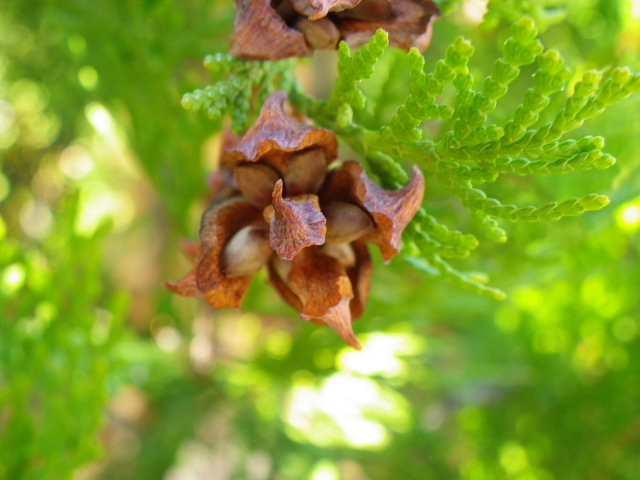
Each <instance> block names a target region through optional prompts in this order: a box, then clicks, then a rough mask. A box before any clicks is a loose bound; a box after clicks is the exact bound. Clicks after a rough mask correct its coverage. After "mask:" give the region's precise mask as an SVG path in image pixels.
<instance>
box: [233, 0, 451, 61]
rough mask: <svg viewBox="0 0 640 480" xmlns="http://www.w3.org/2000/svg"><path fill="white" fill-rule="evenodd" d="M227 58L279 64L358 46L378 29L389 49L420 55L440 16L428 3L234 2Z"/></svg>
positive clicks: (343, 0) (423, 0) (353, 0)
mask: <svg viewBox="0 0 640 480" xmlns="http://www.w3.org/2000/svg"><path fill="white" fill-rule="evenodd" d="M236 9H237V11H236V21H235V25H234V30H233V38H232V45H231V53H232V54H233V55H236V56H238V57H240V58H245V59H249V60H279V59H283V58H289V57H299V56H305V55H309V54H311V52H312V51H313V50H316V49H329V50H331V49H335V48H336V47H337V46H338V42H340V41H341V40H345V41H346V42H347V43H349V44H350V45H352V46H360V45H364V44H365V43H367V42H368V41H369V39H370V38H371V37H372V36H373V35H374V33H375V32H376V30H377V29H379V28H382V29H384V30H386V31H387V32H389V41H390V44H391V45H392V46H394V47H399V48H404V49H406V50H408V49H410V48H411V47H416V48H417V49H418V50H420V51H424V50H426V49H427V47H428V46H429V43H430V42H431V28H432V25H433V22H434V21H436V20H437V19H438V18H439V17H440V11H439V10H438V7H437V6H436V5H435V3H434V2H432V1H431V0H236Z"/></svg>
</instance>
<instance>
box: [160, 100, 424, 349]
mask: <svg viewBox="0 0 640 480" xmlns="http://www.w3.org/2000/svg"><path fill="white" fill-rule="evenodd" d="M285 107H286V93H285V92H276V93H274V94H273V95H271V97H269V99H268V100H267V102H266V103H265V105H264V107H263V109H262V112H261V114H260V117H259V118H258V120H257V121H256V123H255V125H254V126H253V128H251V130H249V131H248V132H247V133H246V135H245V136H244V137H243V138H241V139H238V138H231V137H228V138H227V139H226V140H225V141H224V142H223V145H224V147H225V150H224V152H223V154H222V164H223V169H222V170H221V172H222V173H220V174H218V175H217V176H213V177H212V178H213V179H214V180H215V181H211V182H210V183H211V184H212V185H215V186H216V187H217V188H218V191H219V192H224V194H223V195H219V194H218V195H216V196H214V202H213V204H212V205H211V207H209V209H208V210H207V211H206V212H205V214H204V215H203V217H202V223H201V228H200V244H199V245H196V246H194V245H193V244H190V245H189V248H188V252H189V253H190V255H191V256H192V257H195V267H194V268H193V270H192V271H191V272H190V273H189V274H188V275H187V276H186V277H184V278H183V279H182V280H180V281H178V282H167V286H168V287H169V289H171V290H172V291H173V292H175V293H178V294H180V295H184V296H190V297H202V298H204V299H205V300H206V301H207V302H208V303H209V304H210V305H212V306H213V307H215V308H237V307H240V305H241V304H242V301H243V299H244V296H245V295H246V293H247V290H248V288H249V284H250V282H251V277H252V275H253V274H254V273H256V272H257V271H258V270H260V269H261V268H262V267H263V266H265V265H266V266H267V267H268V270H269V276H270V279H271V282H272V283H273V285H274V286H275V287H276V289H277V290H278V292H279V293H280V294H281V295H282V297H283V298H284V299H285V301H286V302H287V303H289V304H290V305H291V306H293V307H294V308H295V309H296V310H298V311H299V312H300V314H301V317H302V318H303V319H305V320H311V321H313V322H314V323H318V324H321V325H328V326H330V327H331V328H333V329H334V330H335V331H336V332H337V333H338V334H339V335H340V336H341V337H342V338H343V339H344V340H345V341H346V342H347V343H349V344H350V345H352V346H353V347H355V348H359V347H360V344H359V342H358V340H357V339H356V337H355V335H354V334H353V330H352V328H351V322H352V321H353V320H355V319H357V318H359V317H360V316H361V315H362V313H363V312H364V308H365V305H366V303H367V296H368V291H369V284H370V280H371V272H372V263H371V257H370V256H369V251H368V248H367V242H371V243H374V244H376V245H378V246H379V247H380V249H381V251H382V255H383V257H384V259H385V260H387V261H388V260H390V259H391V257H393V256H394V255H395V254H397V253H398V252H399V250H400V237H401V235H402V231H403V230H404V228H405V227H406V225H407V224H408V223H409V221H410V220H411V219H412V218H413V216H414V215H415V213H416V211H417V210H418V208H420V205H421V203H422V196H423V193H424V178H423V176H422V173H421V172H420V170H418V169H417V168H414V170H413V177H412V179H411V181H410V182H409V184H408V185H407V186H405V187H404V188H402V189H401V190H397V191H388V190H384V189H382V188H380V187H379V186H378V185H377V184H375V183H374V182H373V181H372V180H371V179H369V178H368V177H367V175H366V174H365V172H364V169H363V168H362V166H361V165H360V164H359V163H357V162H352V161H349V162H344V163H343V164H342V165H341V166H340V167H339V168H333V169H328V167H329V165H330V164H331V163H333V162H334V161H335V160H336V158H337V140H336V137H335V135H334V134H333V133H332V132H331V131H329V130H326V129H323V128H316V127H313V126H310V125H307V124H305V123H302V122H298V121H296V120H294V119H293V118H292V117H291V116H289V115H288V114H287V112H286V110H285Z"/></svg>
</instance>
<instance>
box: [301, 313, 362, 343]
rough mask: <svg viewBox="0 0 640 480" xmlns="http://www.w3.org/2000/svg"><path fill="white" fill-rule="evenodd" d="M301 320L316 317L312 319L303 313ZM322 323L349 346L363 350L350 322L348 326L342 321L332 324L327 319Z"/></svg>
mask: <svg viewBox="0 0 640 480" xmlns="http://www.w3.org/2000/svg"><path fill="white" fill-rule="evenodd" d="M300 318H302V319H303V320H311V319H312V318H314V317H311V316H309V315H305V314H304V313H302V314H300ZM322 321H323V322H325V323H326V324H327V326H328V327H330V328H331V329H332V330H333V331H334V332H336V333H337V334H338V335H340V338H342V339H343V340H344V341H345V342H346V343H347V344H348V345H350V346H351V347H353V348H355V349H356V350H362V345H361V344H360V341H359V340H358V338H357V337H356V334H355V333H353V328H352V327H351V322H349V323H348V324H347V323H343V322H340V321H333V322H332V321H331V320H329V319H327V318H326V317H324V318H322Z"/></svg>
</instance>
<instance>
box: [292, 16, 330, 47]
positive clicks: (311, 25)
mask: <svg viewBox="0 0 640 480" xmlns="http://www.w3.org/2000/svg"><path fill="white" fill-rule="evenodd" d="M295 28H296V29H298V30H300V31H301V32H302V33H303V34H304V38H305V39H306V40H307V42H308V43H309V45H311V47H312V48H314V49H316V50H333V49H335V48H336V46H337V45H338V42H339V41H340V32H339V31H338V28H337V27H336V26H335V24H334V23H333V22H332V21H331V20H329V19H328V18H321V19H319V20H308V19H306V18H304V17H300V18H299V19H298V21H296V23H295Z"/></svg>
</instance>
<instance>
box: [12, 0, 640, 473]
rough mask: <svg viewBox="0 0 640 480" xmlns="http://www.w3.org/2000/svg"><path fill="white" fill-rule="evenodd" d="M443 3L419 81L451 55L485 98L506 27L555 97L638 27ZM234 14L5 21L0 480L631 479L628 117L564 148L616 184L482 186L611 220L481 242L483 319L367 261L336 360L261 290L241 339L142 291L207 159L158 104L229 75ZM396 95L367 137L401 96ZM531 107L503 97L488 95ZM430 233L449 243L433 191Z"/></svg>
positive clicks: (70, 0)
mask: <svg viewBox="0 0 640 480" xmlns="http://www.w3.org/2000/svg"><path fill="white" fill-rule="evenodd" d="M441 3H442V6H443V8H444V9H447V11H448V12H450V13H449V14H448V15H446V16H445V18H444V19H443V20H441V21H440V22H439V23H438V24H437V25H436V27H435V33H434V40H433V45H432V47H431V49H430V50H429V51H428V52H427V53H426V55H425V56H426V59H427V64H428V65H432V64H433V63H434V62H435V61H436V60H437V59H439V58H440V57H441V56H442V53H443V51H444V49H445V48H446V46H447V45H448V44H449V43H450V42H451V41H452V40H453V38H455V37H456V36H458V35H464V36H465V37H467V38H469V39H471V40H472V41H473V43H474V45H475V46H476V52H477V53H476V56H475V57H474V59H472V62H471V65H472V69H475V70H474V72H477V73H478V75H477V76H478V77H479V78H482V77H483V76H484V75H486V74H487V73H488V70H489V69H490V66H491V64H492V62H493V60H494V59H495V58H497V57H498V56H499V48H500V45H501V40H502V39H504V38H505V35H506V33H507V31H508V26H509V22H510V21H513V20H517V19H519V18H520V17H521V16H522V15H523V14H528V15H531V16H533V17H534V18H535V19H536V20H537V23H538V26H539V27H540V28H541V32H542V33H541V39H542V41H543V43H544V44H545V45H546V46H547V47H549V48H557V49H559V50H560V51H561V53H562V54H563V55H564V57H565V58H566V60H567V64H568V65H569V66H570V67H571V68H572V70H573V71H574V72H575V74H576V75H578V74H580V73H582V72H584V71H585V70H586V69H589V68H600V69H609V68H611V67H615V66H620V65H630V66H631V67H632V68H634V70H635V71H638V70H640V55H639V51H640V1H637V0H634V1H632V0H576V1H572V2H569V1H553V2H552V1H545V2H542V1H541V2H531V1H526V0H492V1H491V2H490V6H491V9H492V10H491V11H490V14H489V15H488V16H487V18H486V19H485V22H484V23H482V24H481V20H482V14H483V8H484V6H485V3H486V2H482V1H479V0H468V1H464V0H452V1H444V2H441ZM232 7H233V6H232V2H230V1H221V0H181V1H170V0H118V1H112V0H3V1H2V2H1V3H0V215H1V217H0V478H1V479H6V480H18V479H20V480H22V479H43V480H49V479H51V480H54V479H55V480H64V479H74V480H94V479H95V480H108V479H114V480H115V479H117V480H125V479H132V480H146V479H148V480H159V479H166V480H200V479H215V480H226V479H234V480H235V479H238V480H241V479H242V480H245V479H246V480H267V479H274V480H302V479H310V480H338V479H340V480H383V479H384V480H392V479H394V480H395V479H403V480H413V479H416V480H429V479H435V480H449V479H463V480H493V479H496V480H498V479H499V480H554V479H556V480H574V479H575V480H591V479H593V480H596V479H597V480H614V479H616V480H618V479H619V480H637V479H638V478H640V336H639V335H638V334H639V333H640V257H639V254H640V235H639V229H640V187H639V184H640V183H639V181H638V179H639V178H640V176H639V175H640V151H639V149H638V148H637V145H638V138H639V137H640V116H639V115H638V111H639V110H640V99H639V98H637V97H632V98H631V99H630V100H628V101H626V102H624V103H623V104H620V105H617V106H615V107H613V108H611V109H610V110H609V111H607V112H606V113H605V114H604V115H602V116H601V117H599V118H598V119H596V120H593V121H591V122H589V123H588V124H586V125H585V126H584V127H582V129H581V130H580V131H579V132H578V134H582V135H586V134H592V135H603V136H605V137H606V138H607V145H608V151H609V152H610V153H611V154H613V155H614V156H616V157H617V158H618V160H619V161H618V164H617V165H616V166H614V167H613V168H611V169H609V170H606V171H593V172H587V173H573V174H570V175H563V176H556V177H550V178H544V179H540V178H522V177H507V178H506V179H505V180H504V181H503V182H501V183H498V184H495V185H492V186H491V194H492V195H493V196H496V197H497V198H501V199H505V200H508V201H514V202H516V203H525V202H529V203H535V204H544V203H547V202H549V201H554V200H558V199H564V198H568V197H571V196H575V195H583V194H587V193H591V192H598V193H604V194H607V195H609V196H610V197H611V199H612V203H611V205H610V206H609V207H607V208H606V209H604V210H603V211H600V212H596V213H588V214H586V215H584V216H582V217H578V218H570V219H564V220H562V221H560V222H553V223H541V224H507V225H504V226H505V228H506V229H507V232H508V233H509V234H510V240H509V242H508V243H507V244H495V243H492V242H490V241H484V242H483V243H482V245H481V247H480V248H479V249H478V251H477V252H476V253H475V254H474V255H472V257H471V258H470V259H467V260H464V261H460V262H459V263H458V264H457V266H458V267H460V268H463V269H467V270H477V271H479V272H485V273H487V274H489V275H490V276H491V278H492V282H493V284H494V285H495V286H497V287H500V288H501V289H503V290H504V291H506V292H507V293H508V295H509V297H508V299H507V300H506V301H504V302H495V301H493V300H489V299H486V298H483V297H479V296H477V295H474V294H470V293H468V292H465V291H461V290H459V289H458V288H457V287H454V286H452V285H450V284H447V283H445V282H439V281H437V280H434V279H432V278H426V277H425V276H423V275H421V274H420V273H418V272H416V271H414V270H413V269H412V268H411V267H410V266H409V265H406V264H404V263H403V262H402V261H394V262H392V264H391V265H388V266H384V265H382V262H380V259H379V257H376V259H377V267H378V268H377V269H376V271H375V276H374V282H373V288H372V299H371V302H370V305H369V307H368V311H367V313H366V314H365V316H364V318H363V319H362V320H360V321H358V322H357V323H356V324H355V329H356V333H358V336H359V338H360V339H361V340H362V341H363V345H364V348H363V350H362V351H360V352H357V351H354V350H352V349H350V348H346V347H345V346H344V345H343V344H342V343H341V341H340V340H339V338H338V337H337V335H335V334H334V333H333V332H332V331H330V330H329V329H326V328H324V329H323V328H318V327H315V326H314V325H309V324H307V323H304V322H302V321H300V320H299V319H298V318H297V315H296V314H295V312H293V311H291V310H290V309H289V308H287V307H286V306H284V305H283V303H282V302H281V301H280V300H279V299H278V298H277V296H276V294H275V293H274V292H273V291H272V290H271V289H270V287H269V286H268V282H267V279H266V276H265V275H258V276H257V277H258V278H256V281H255V282H254V285H253V287H252V291H251V293H250V297H249V298H248V300H247V302H246V304H245V308H244V309H243V311H242V312H238V311H212V310H211V309H210V308H208V307H207V306H205V305H204V304H203V302H201V301H198V300H194V299H185V298H180V297H177V296H173V295H171V294H169V293H168V292H167V291H165V290H164V288H163V286H162V282H163V280H165V279H175V278H179V277H180V276H181V275H182V274H183V273H184V272H186V271H187V270H188V268H189V264H188V262H187V261H186V260H185V259H184V258H183V257H182V255H181V254H180V252H179V241H180V239H181V238H183V237H189V238H194V236H195V233H196V231H197V225H198V219H199V216H200V214H201V213H202V210H203V208H204V205H205V204H204V200H203V196H204V195H205V193H206V173H207V172H208V171H210V170H211V169H213V168H214V166H215V161H216V155H217V150H218V146H219V139H218V136H217V133H218V129H219V125H217V124H214V123H213V122H211V121H209V120H207V119H206V118H205V117H204V116H202V115H198V114H193V113H189V112H187V111H185V110H183V109H182V108H181V106H180V99H181V96H182V95H183V94H184V93H186V92H189V91H191V90H193V89H195V88H202V87H203V86H204V85H205V84H206V83H207V82H208V81H209V80H210V78H209V75H208V73H207V71H206V69H204V67H202V59H203V57H204V55H205V54H208V53H213V52H216V51H225V49H226V48H227V46H228V40H229V35H230V33H229V32H230V28H231V25H232V21H233V8H232ZM332 61H335V58H334V57H332V56H331V55H329V56H327V55H320V56H316V58H314V59H313V60H304V61H302V62H301V64H300V76H301V78H302V79H303V81H304V82H305V85H306V88H307V89H308V90H309V91H311V92H312V93H313V92H316V93H317V94H319V95H323V93H322V92H326V90H327V88H329V89H330V88H331V86H330V84H329V85H328V86H327V84H326V82H324V83H323V82H322V81H319V80H318V76H317V75H314V72H317V71H322V72H324V71H326V69H327V66H326V63H324V62H332ZM384 61H386V62H387V65H391V64H392V63H391V62H393V55H390V56H389V58H387V59H386V60H385V59H383V62H384ZM383 65H384V64H383ZM323 76H325V77H326V75H323ZM382 76H383V75H380V77H382ZM396 76H397V77H398V79H397V84H396V85H397V86H398V88H397V89H395V90H394V91H393V94H390V95H388V98H387V97H386V100H385V101H386V102H387V104H386V105H381V104H378V105H376V108H377V109H378V110H377V114H379V115H383V114H384V112H392V109H393V105H394V102H396V104H397V103H398V102H399V101H400V100H401V99H402V97H403V96H404V95H405V92H404V91H403V90H402V89H401V86H402V84H403V82H404V79H403V77H402V72H397V73H396ZM376 78H378V77H375V76H374V79H373V80H372V82H373V83H372V84H370V87H371V91H375V82H376V81H381V80H380V79H378V80H376ZM530 84H531V80H530V78H529V77H528V76H527V75H526V69H525V75H523V76H522V77H521V78H520V79H519V80H518V81H517V82H516V86H515V87H514V88H513V89H512V90H511V91H510V93H509V95H513V96H514V99H517V98H521V95H522V92H524V91H525V90H526V88H528V87H529V86H530ZM518 95H520V97H518ZM508 98H509V97H508ZM514 101H515V100H514ZM507 105H508V103H507ZM504 110H505V111H503V112H500V111H497V112H496V116H497V117H499V116H500V115H501V114H502V115H504V116H508V115H509V114H510V113H511V112H509V111H507V110H508V108H505V109H504ZM428 127H429V128H434V129H437V126H428ZM425 206H426V207H427V209H428V210H430V211H431V212H436V213H437V214H438V216H439V218H442V219H445V220H447V219H448V221H449V222H450V225H451V226H452V227H453V228H465V229H467V228H472V226H471V227H470V226H468V225H466V223H467V221H468V220H465V218H464V215H463V214H462V213H461V212H462V210H461V207H460V205H458V203H457V202H455V201H452V200H451V199H450V198H447V196H446V195H445V192H443V191H439V190H435V191H428V192H427V196H426V200H425Z"/></svg>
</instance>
